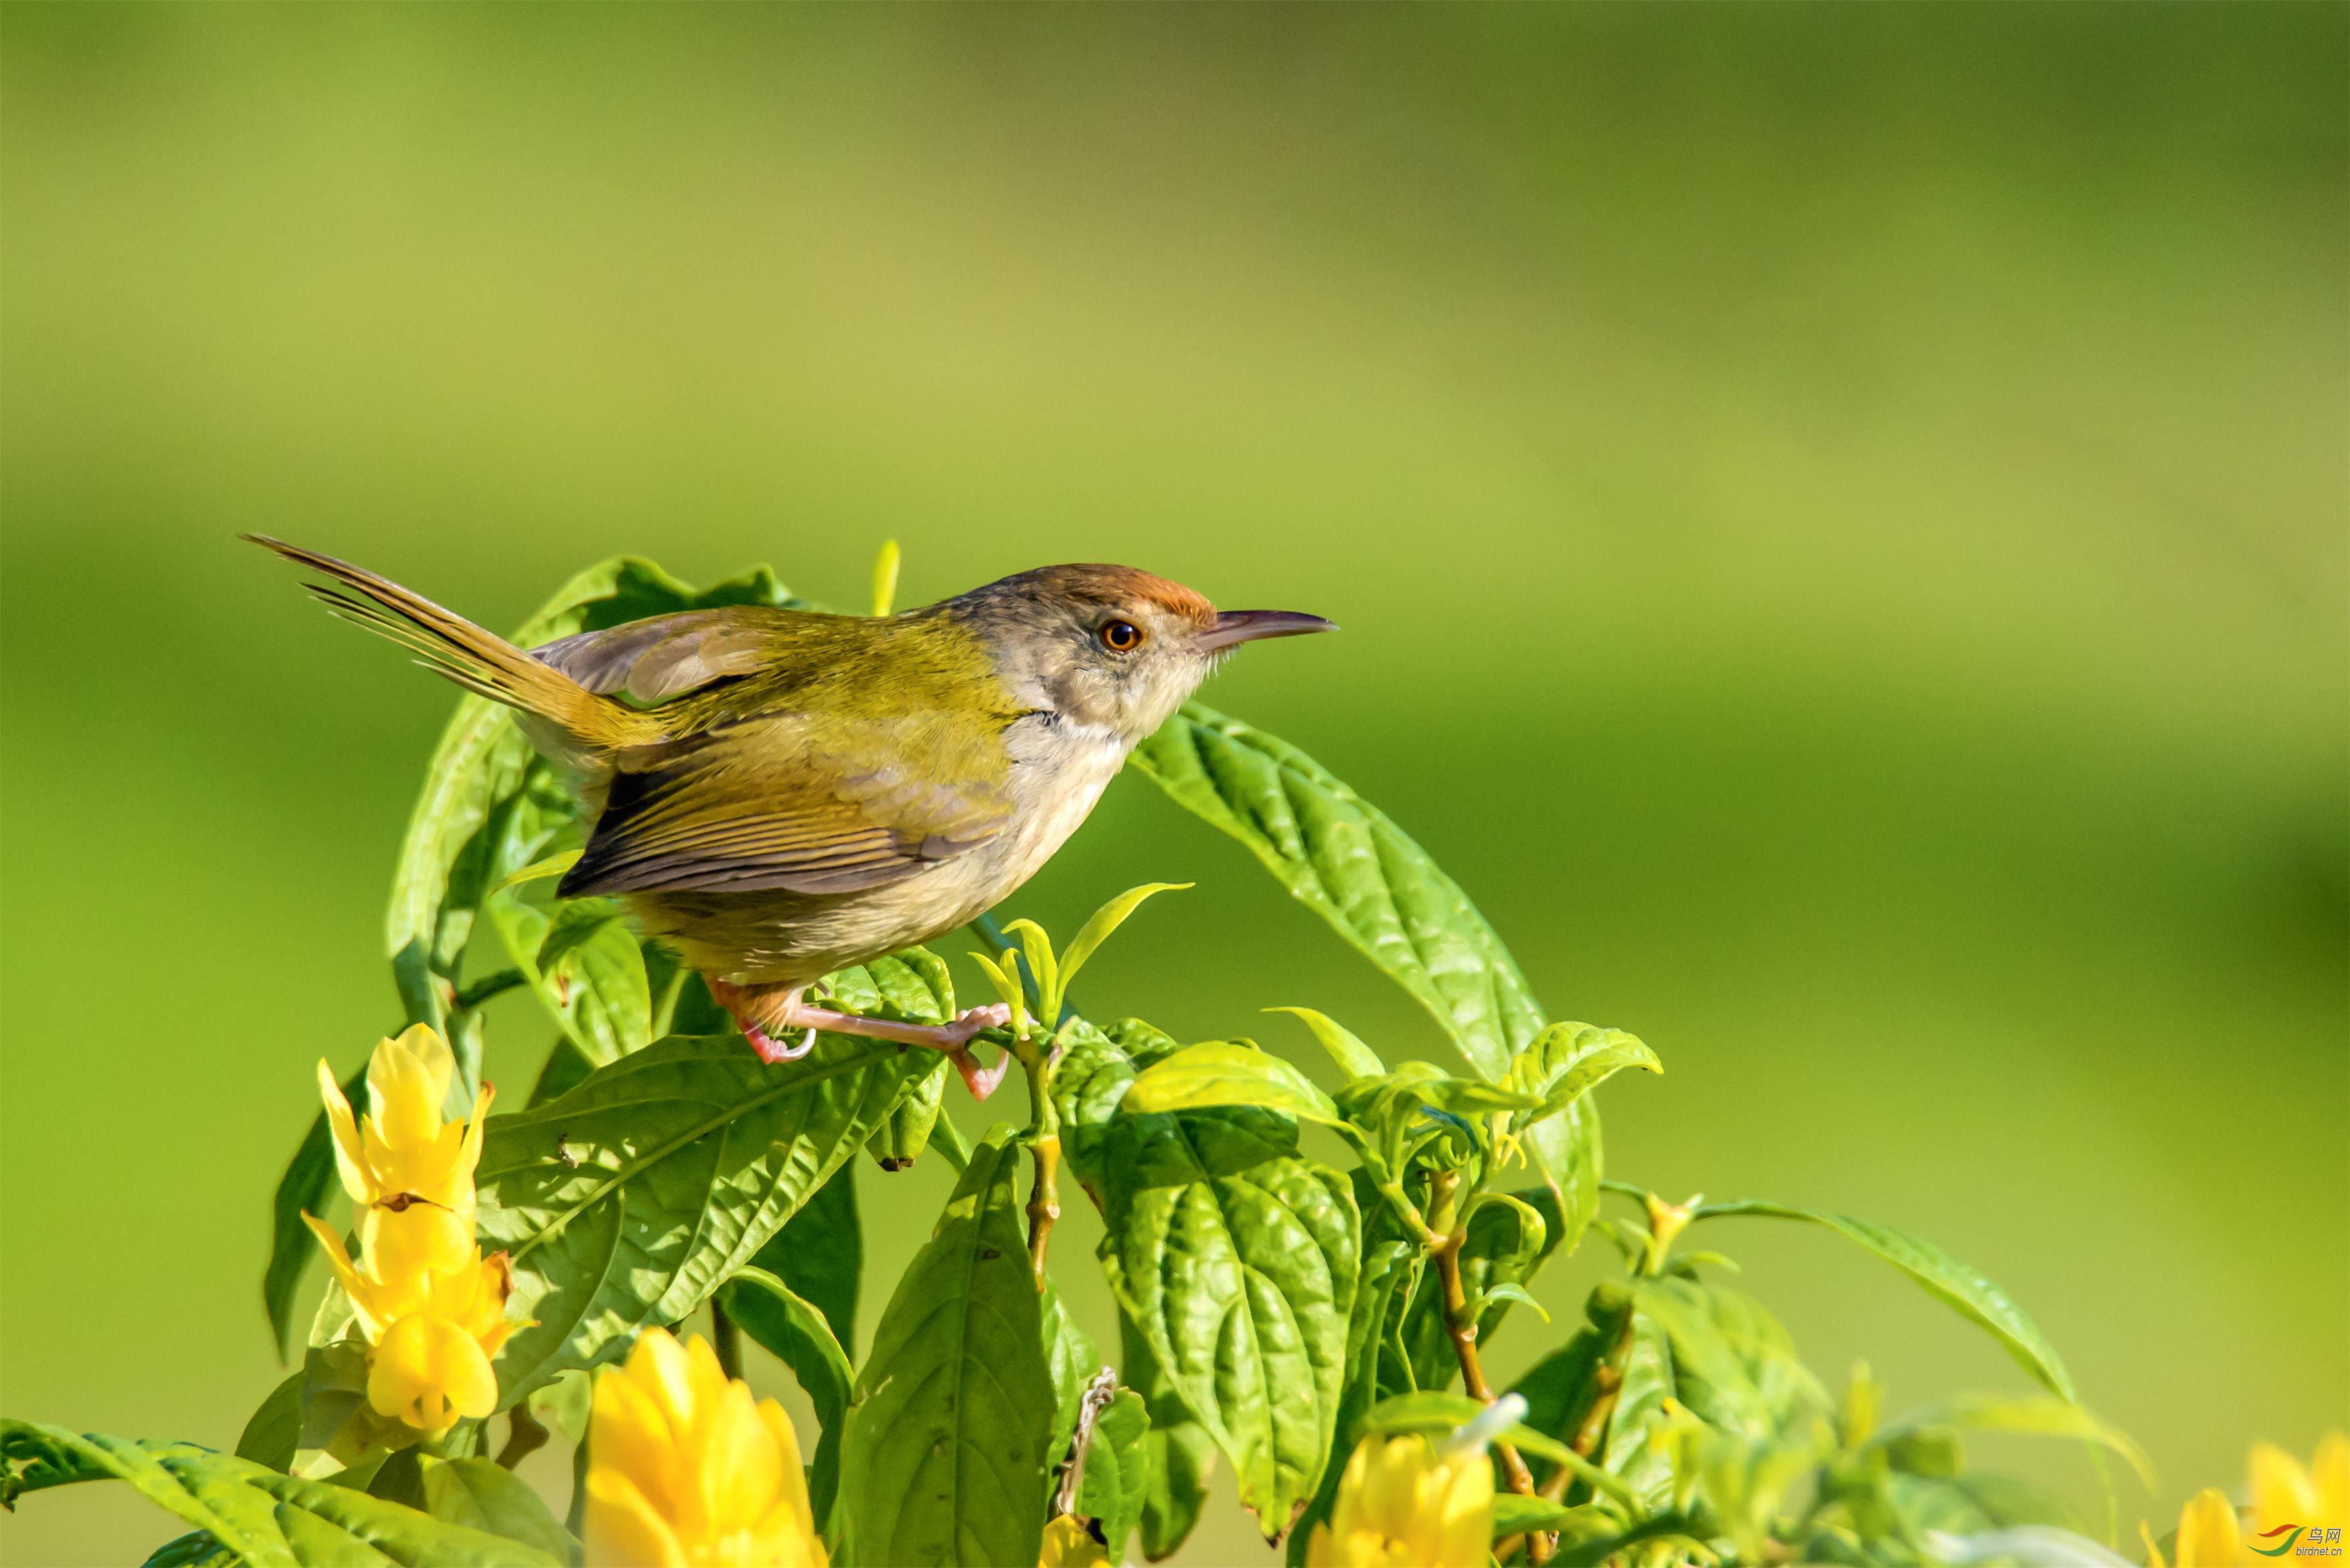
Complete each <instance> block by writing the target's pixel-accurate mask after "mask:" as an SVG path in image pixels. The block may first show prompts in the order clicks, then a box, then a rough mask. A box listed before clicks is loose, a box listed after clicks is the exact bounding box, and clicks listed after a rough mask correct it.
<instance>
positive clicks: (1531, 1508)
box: [1493, 1491, 1612, 1541]
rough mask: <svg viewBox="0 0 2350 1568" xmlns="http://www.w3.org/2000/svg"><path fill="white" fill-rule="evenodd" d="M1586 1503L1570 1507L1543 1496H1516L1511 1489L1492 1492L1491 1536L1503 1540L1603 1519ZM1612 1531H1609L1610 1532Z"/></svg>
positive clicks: (1568, 1527) (1602, 1516) (1569, 1527)
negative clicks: (1536, 1531) (1531, 1532)
mask: <svg viewBox="0 0 2350 1568" xmlns="http://www.w3.org/2000/svg"><path fill="white" fill-rule="evenodd" d="M1605 1517H1606V1516H1605V1515H1603V1514H1600V1513H1599V1512H1598V1511H1596V1510H1595V1509H1594V1508H1592V1506H1591V1505H1590V1504H1589V1503H1578V1504H1576V1505H1575V1506H1574V1507H1572V1508H1570V1507H1568V1506H1567V1505H1566V1504H1565V1503H1563V1502H1552V1501H1550V1500H1549V1499H1547V1498H1540V1497H1520V1496H1519V1495H1518V1494H1517V1493H1515V1492H1513V1491H1503V1492H1495V1493H1494V1494H1493V1539H1494V1540H1496V1541H1503V1540H1507V1539H1508V1538H1509V1537H1511V1536H1513V1535H1523V1534H1525V1533H1526V1532H1530V1531H1535V1530H1565V1529H1571V1528H1573V1527H1574V1526H1575V1525H1577V1524H1581V1523H1584V1522H1586V1521H1593V1520H1596V1519H1601V1518H1605ZM1611 1533H1612V1531H1611Z"/></svg>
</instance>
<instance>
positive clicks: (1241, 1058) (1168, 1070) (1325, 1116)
mask: <svg viewBox="0 0 2350 1568" xmlns="http://www.w3.org/2000/svg"><path fill="white" fill-rule="evenodd" d="M1215 1106H1259V1107H1262V1108H1263V1109H1265V1110H1271V1111H1279V1112H1281V1113H1282V1114H1283V1115H1284V1116H1305V1117H1306V1118H1308V1119H1310V1120H1313V1121H1317V1122H1322V1123H1325V1124H1328V1125H1336V1123H1337V1122H1338V1120H1339V1119H1340V1118H1339V1116H1338V1107H1337V1106H1336V1105H1334V1104H1332V1103H1331V1100H1330V1096H1327V1095H1326V1094H1324V1093H1323V1092H1322V1091H1321V1090H1320V1089H1318V1088H1316V1087H1315V1086H1314V1082H1313V1080H1312V1079H1310V1078H1308V1077H1306V1075H1305V1074H1303V1073H1301V1072H1299V1071H1298V1070H1297V1069H1296V1068H1295V1067H1293V1066H1291V1065H1290V1064H1288V1063H1287V1062H1284V1061H1283V1060H1282V1059H1281V1058H1280V1057H1278V1056H1274V1055H1269V1054H1266V1053H1265V1052H1263V1051H1260V1050H1258V1049H1257V1048H1256V1047H1255V1046H1253V1045H1246V1044H1240V1043H1238V1042H1235V1041H1229V1040H1211V1041H1209V1042H1208V1043H1207V1044H1203V1045H1191V1046H1187V1047H1186V1048H1184V1049H1183V1050H1180V1051H1178V1052H1176V1053H1175V1054H1173V1055H1172V1056H1170V1057H1168V1058H1167V1059H1166V1060H1165V1061H1163V1062H1160V1063H1159V1064H1158V1065H1156V1066H1153V1067H1149V1068H1147V1069H1145V1070H1144V1071H1143V1073H1142V1074H1141V1075H1140V1076H1139V1077H1137V1078H1136V1079H1135V1080H1134V1085H1133V1086H1132V1087H1131V1088H1129V1089H1128V1091H1127V1094H1126V1098H1125V1101H1124V1103H1123V1104H1121V1105H1120V1106H1119V1107H1118V1108H1119V1110H1120V1111H1121V1112H1123V1113H1124V1114H1125V1115H1127V1116H1149V1115H1152V1114H1154V1113H1158V1112H1167V1111H1191V1110H1206V1109H1210V1108H1211V1107H1215Z"/></svg>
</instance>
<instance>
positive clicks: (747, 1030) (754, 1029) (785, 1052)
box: [735, 1019, 816, 1067]
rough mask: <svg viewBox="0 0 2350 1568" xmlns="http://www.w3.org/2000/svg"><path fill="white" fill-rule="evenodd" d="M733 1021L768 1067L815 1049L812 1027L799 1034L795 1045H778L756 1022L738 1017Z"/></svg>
mask: <svg viewBox="0 0 2350 1568" xmlns="http://www.w3.org/2000/svg"><path fill="white" fill-rule="evenodd" d="M735 1022H736V1023H737V1024H738V1025H740V1027H741V1028H742V1031H743V1039H745V1040H747V1041H749V1042H750V1043H751V1049H752V1050H754V1051H755V1052H757V1053H758V1054H759V1060H760V1061H762V1062H764V1063H765V1064H767V1065H768V1066H770V1067H772V1066H774V1065H775V1064H776V1063H778V1062H796V1061H798V1060H799V1059H800V1058H801V1057H803V1056H805V1055H806V1054H808V1053H809V1052H811V1051H813V1050H815V1049H816V1031H815V1030H813V1029H811V1030H809V1031H808V1032H807V1033H806V1034H803V1035H801V1036H800V1043H799V1044H796V1045H778V1044H775V1041H774V1040H773V1039H772V1038H770V1037H769V1036H768V1033H767V1032H766V1031H765V1030H764V1029H762V1028H760V1027H759V1026H758V1025H757V1024H755V1023H743V1022H742V1020H740V1019H737V1020H736V1021H735Z"/></svg>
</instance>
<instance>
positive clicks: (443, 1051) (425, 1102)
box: [368, 1023, 457, 1149]
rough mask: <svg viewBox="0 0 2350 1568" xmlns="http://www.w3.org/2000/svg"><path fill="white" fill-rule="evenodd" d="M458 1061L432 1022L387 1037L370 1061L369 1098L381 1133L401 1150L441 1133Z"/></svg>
mask: <svg viewBox="0 0 2350 1568" xmlns="http://www.w3.org/2000/svg"><path fill="white" fill-rule="evenodd" d="M456 1071H457V1060H456V1058H455V1057H454V1056H452V1055H451V1054H450V1052H449V1044H448V1042H446V1041H444V1040H442V1038H441V1036H440V1035H439V1034H437V1033H433V1031H432V1028H431V1027H430V1026H429V1025H427V1024H422V1023H419V1024H415V1025H412V1026H411V1028H409V1029H408V1030H407V1032H406V1033H402V1034H401V1035H400V1038H399V1039H397V1040H386V1041H383V1042H381V1043H380V1044H378V1045H377V1046H376V1048H375V1054H374V1055H373V1056H371V1057H369V1059H368V1097H369V1100H370V1101H371V1102H372V1104H373V1106H374V1110H375V1117H374V1120H375V1125H376V1131H377V1134H378V1135H379V1136H380V1137H381V1138H382V1139H383V1141H384V1142H385V1143H386V1144H387V1145H389V1146H390V1147H393V1148H396V1149H406V1148H413V1147H417V1146H418V1145H420V1144H430V1143H432V1141H433V1140H434V1139H436V1138H438V1137H440V1136H441V1125H442V1116H441V1107H442V1106H443V1105H444V1104H446V1103H447V1101H448V1098H449V1081H450V1079H451V1078H452V1077H454V1076H455V1075H456Z"/></svg>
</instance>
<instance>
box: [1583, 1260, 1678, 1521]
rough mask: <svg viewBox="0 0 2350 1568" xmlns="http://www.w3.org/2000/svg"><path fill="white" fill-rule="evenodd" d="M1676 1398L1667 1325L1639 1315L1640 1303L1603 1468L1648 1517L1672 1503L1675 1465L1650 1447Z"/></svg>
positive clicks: (1646, 1314)
mask: <svg viewBox="0 0 2350 1568" xmlns="http://www.w3.org/2000/svg"><path fill="white" fill-rule="evenodd" d="M1671 1397H1673V1352H1672V1341H1671V1339H1670V1337H1669V1335H1668V1334H1666V1332H1665V1327H1664V1324H1661V1323H1659V1322H1658V1320H1657V1317H1656V1315H1655V1314H1653V1313H1649V1312H1645V1311H1643V1310H1641V1306H1640V1303H1639V1302H1638V1299H1637V1298H1636V1299H1635V1300H1634V1303H1633V1305H1632V1332H1631V1339H1630V1344H1629V1345H1628V1347H1627V1350H1626V1352H1625V1355H1624V1359H1623V1382H1622V1383H1621V1384H1620V1385H1618V1386H1617V1391H1616V1408H1615V1410H1614V1411H1613V1412H1612V1413H1611V1414H1610V1415H1609V1417H1608V1418H1607V1442H1606V1444H1605V1446H1604V1447H1603V1448H1602V1449H1601V1457H1600V1466H1601V1468H1602V1469H1605V1470H1607V1473H1608V1474H1610V1475H1612V1476H1617V1477H1619V1478H1621V1479H1622V1480H1623V1481H1624V1484H1625V1485H1627V1487H1629V1488H1630V1489H1631V1490H1632V1495H1633V1496H1634V1497H1635V1498H1636V1499H1637V1500H1638V1502H1639V1506H1640V1508H1641V1509H1642V1511H1646V1512H1655V1511H1658V1510H1659V1509H1662V1508H1663V1507H1664V1506H1665V1504H1666V1503H1667V1502H1668V1501H1669V1500H1670V1499H1671V1497H1672V1490H1673V1467H1672V1461H1671V1460H1670V1459H1669V1458H1668V1457H1667V1456H1666V1455H1665V1454H1664V1453H1663V1452H1662V1451H1661V1450H1660V1449H1658V1448H1656V1447H1655V1446H1653V1445H1652V1444H1650V1442H1649V1441H1648V1438H1649V1435H1650V1432H1651V1431H1652V1429H1654V1428H1658V1427H1659V1426H1661V1425H1662V1423H1663V1421H1664V1419H1665V1401H1666V1400H1668V1399H1669V1398H1671Z"/></svg>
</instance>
